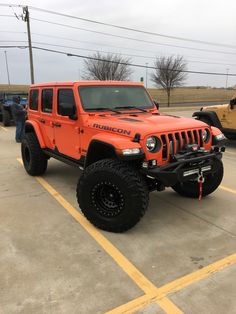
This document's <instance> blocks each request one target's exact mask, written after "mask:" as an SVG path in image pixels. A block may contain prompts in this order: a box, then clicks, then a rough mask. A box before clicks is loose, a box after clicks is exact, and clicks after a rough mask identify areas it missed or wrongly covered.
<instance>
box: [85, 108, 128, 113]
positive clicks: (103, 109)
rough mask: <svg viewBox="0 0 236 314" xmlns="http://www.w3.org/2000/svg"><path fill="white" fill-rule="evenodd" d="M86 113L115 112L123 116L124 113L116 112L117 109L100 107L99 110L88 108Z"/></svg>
mask: <svg viewBox="0 0 236 314" xmlns="http://www.w3.org/2000/svg"><path fill="white" fill-rule="evenodd" d="M85 110H86V111H112V112H115V113H117V114H121V113H122V112H120V111H118V110H115V109H111V108H105V107H98V108H86V109H85Z"/></svg>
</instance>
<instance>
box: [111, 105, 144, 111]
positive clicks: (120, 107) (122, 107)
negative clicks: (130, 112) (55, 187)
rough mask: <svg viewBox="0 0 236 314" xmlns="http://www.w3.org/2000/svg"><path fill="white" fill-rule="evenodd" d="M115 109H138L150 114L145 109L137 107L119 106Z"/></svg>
mask: <svg viewBox="0 0 236 314" xmlns="http://www.w3.org/2000/svg"><path fill="white" fill-rule="evenodd" d="M115 109H137V110H140V111H142V112H148V111H147V110H145V109H143V108H139V107H136V106H119V107H115Z"/></svg>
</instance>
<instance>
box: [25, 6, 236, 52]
mask: <svg viewBox="0 0 236 314" xmlns="http://www.w3.org/2000/svg"><path fill="white" fill-rule="evenodd" d="M29 8H30V9H32V10H36V11H40V12H45V13H50V14H54V15H59V16H64V17H68V18H72V19H76V20H81V21H85V22H89V23H94V24H99V25H104V26H110V27H114V28H118V29H122V30H126V31H132V32H136V33H142V34H146V35H152V36H158V37H164V38H169V39H176V40H181V41H187V42H194V43H200V44H205V45H211V46H219V47H227V48H236V46H235V45H229V44H221V43H215V42H209V41H204V40H197V39H191V38H184V37H178V36H172V35H165V34H160V33H155V32H149V31H144V30H140V29H136V28H130V27H125V26H120V25H115V24H111V23H105V22H101V21H95V20H92V19H86V18H82V17H78V16H74V15H69V14H65V13H60V12H56V11H51V10H46V9H41V8H37V7H33V6H29Z"/></svg>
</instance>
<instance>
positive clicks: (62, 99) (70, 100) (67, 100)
mask: <svg viewBox="0 0 236 314" xmlns="http://www.w3.org/2000/svg"><path fill="white" fill-rule="evenodd" d="M65 109H66V110H65ZM67 110H70V111H71V113H72V114H76V106H75V98H74V93H73V90H72V89H59V90H58V98H57V112H58V114H59V115H62V116H65V115H66V114H65V113H66V111H67Z"/></svg>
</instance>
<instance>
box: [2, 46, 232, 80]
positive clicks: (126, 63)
mask: <svg viewBox="0 0 236 314" xmlns="http://www.w3.org/2000/svg"><path fill="white" fill-rule="evenodd" d="M28 47H29V46H0V48H28ZM32 48H33V49H36V50H42V51H47V52H54V53H58V54H62V55H66V56H67V57H78V58H82V59H88V60H96V61H104V62H109V63H118V64H122V65H128V66H133V67H138V68H145V69H146V68H148V69H152V70H155V69H156V67H154V66H147V65H142V64H134V63H129V62H117V61H111V60H106V59H100V58H96V57H90V56H84V55H78V54H74V53H70V52H65V51H59V50H53V49H48V48H42V47H37V46H32ZM172 71H177V70H172ZM180 72H183V73H189V74H207V75H217V76H227V75H228V76H236V73H235V74H234V73H228V74H226V73H219V72H204V71H192V70H184V71H180Z"/></svg>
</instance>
